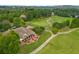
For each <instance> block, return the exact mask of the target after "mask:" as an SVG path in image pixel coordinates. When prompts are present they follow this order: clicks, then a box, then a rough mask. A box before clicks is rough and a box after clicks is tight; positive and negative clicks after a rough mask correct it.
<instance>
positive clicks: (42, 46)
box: [30, 28, 79, 54]
mask: <svg viewBox="0 0 79 59" xmlns="http://www.w3.org/2000/svg"><path fill="white" fill-rule="evenodd" d="M77 29H79V28H75V29H71V30H69V31H67V32H59V33H57V34H55V35H54V34H52V35H51V37H49V38H48V39H47V40H46V41H45V42H44V43H43V44H42V45H41V46H39V47H38V48H37V49H35V50H34V51H32V52H31V53H30V54H35V53H37V52H39V51H40V50H41V49H43V48H44V47H45V46H46V45H47V44H48V43H49V42H50V40H52V39H53V38H55V37H56V36H58V35H60V34H68V33H70V32H72V31H75V30H77Z"/></svg>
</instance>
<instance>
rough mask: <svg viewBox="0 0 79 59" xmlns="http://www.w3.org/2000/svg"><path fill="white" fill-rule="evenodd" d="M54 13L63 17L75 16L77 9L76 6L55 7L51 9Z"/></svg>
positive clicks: (78, 11)
mask: <svg viewBox="0 0 79 59" xmlns="http://www.w3.org/2000/svg"><path fill="white" fill-rule="evenodd" d="M53 12H54V14H55V15H58V16H63V17H75V16H76V15H79V9H76V8H56V9H53Z"/></svg>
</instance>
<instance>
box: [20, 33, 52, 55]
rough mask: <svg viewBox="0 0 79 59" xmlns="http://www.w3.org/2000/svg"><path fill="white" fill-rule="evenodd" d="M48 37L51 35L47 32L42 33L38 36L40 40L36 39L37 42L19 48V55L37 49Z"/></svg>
mask: <svg viewBox="0 0 79 59" xmlns="http://www.w3.org/2000/svg"><path fill="white" fill-rule="evenodd" d="M50 36H51V34H50V33H49V32H44V33H43V34H42V35H41V36H40V38H39V39H38V41H37V42H34V43H32V44H30V45H25V46H22V47H21V48H20V51H19V53H30V52H32V51H33V50H35V49H36V48H38V47H39V46H40V45H41V44H42V43H44V42H45V40H46V39H47V38H49V37H50Z"/></svg>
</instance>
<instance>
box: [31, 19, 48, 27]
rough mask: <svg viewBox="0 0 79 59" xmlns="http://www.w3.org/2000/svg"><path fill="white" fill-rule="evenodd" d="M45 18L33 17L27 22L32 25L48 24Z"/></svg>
mask: <svg viewBox="0 0 79 59" xmlns="http://www.w3.org/2000/svg"><path fill="white" fill-rule="evenodd" d="M46 20H47V18H42V19H34V20H32V21H29V23H30V24H31V25H33V26H43V27H45V26H48V23H47V21H46Z"/></svg>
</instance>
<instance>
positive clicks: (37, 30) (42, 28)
mask: <svg viewBox="0 0 79 59" xmlns="http://www.w3.org/2000/svg"><path fill="white" fill-rule="evenodd" d="M44 30H45V28H44V27H35V28H34V29H33V31H35V32H36V33H37V34H38V35H40V34H42V32H43V31H44Z"/></svg>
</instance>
